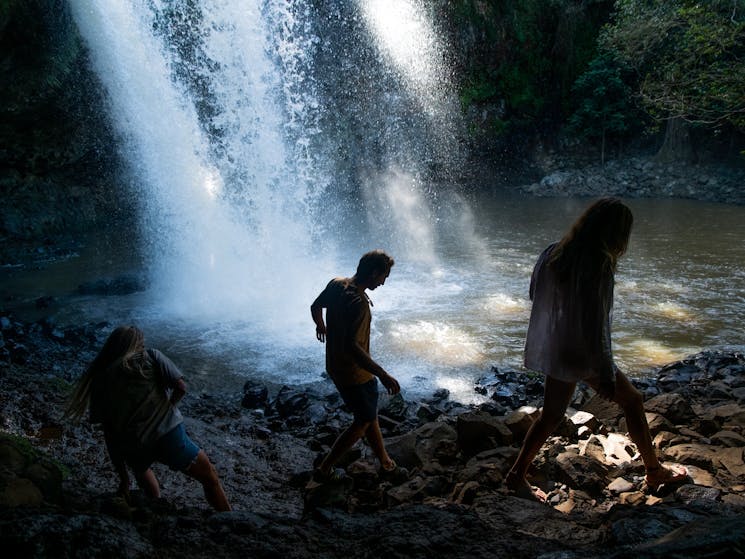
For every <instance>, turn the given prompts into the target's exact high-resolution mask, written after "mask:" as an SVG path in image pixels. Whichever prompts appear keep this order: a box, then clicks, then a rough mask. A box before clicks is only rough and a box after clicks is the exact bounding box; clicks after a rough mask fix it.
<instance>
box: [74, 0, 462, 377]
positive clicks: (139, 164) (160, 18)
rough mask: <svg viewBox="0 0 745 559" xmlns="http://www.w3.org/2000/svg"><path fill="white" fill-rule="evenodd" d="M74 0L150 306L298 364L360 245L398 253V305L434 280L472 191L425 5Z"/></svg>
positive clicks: (264, 356) (229, 344)
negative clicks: (459, 172)
mask: <svg viewBox="0 0 745 559" xmlns="http://www.w3.org/2000/svg"><path fill="white" fill-rule="evenodd" d="M69 2H70V6H71V8H72V12H73V16H74V18H75V21H76V23H77V25H78V28H79V30H80V33H81V35H82V37H83V39H84V40H85V41H86V43H87V44H88V46H89V51H90V62H91V64H92V67H93V69H94V70H95V72H96V74H97V75H98V77H99V78H100V81H101V83H102V84H103V86H104V88H105V90H106V92H107V94H108V95H107V99H108V102H109V111H110V115H111V118H112V121H113V123H114V125H115V129H116V130H118V132H119V134H120V136H121V141H120V149H121V150H122V153H123V155H124V157H125V159H126V160H127V161H128V162H129V165H130V171H131V182H132V183H133V185H134V187H133V195H134V196H136V197H137V200H138V204H139V211H140V222H141V228H142V231H141V237H142V238H143V239H146V244H145V246H144V247H143V252H144V253H145V256H146V259H147V263H148V271H149V274H150V277H151V288H150V289H149V292H148V295H149V298H148V300H147V301H143V303H142V305H143V307H144V306H145V305H147V308H148V309H149V310H150V311H151V312H152V315H153V316H154V317H157V319H159V320H164V321H168V324H169V325H170V327H171V328H172V325H173V324H174V323H176V321H179V320H180V321H181V323H187V324H188V325H189V328H191V329H192V330H193V329H194V328H196V329H199V330H201V331H202V332H204V334H200V336H201V337H202V338H203V339H207V338H208V337H209V343H210V344H211V346H212V347H213V348H215V347H218V348H219V347H226V348H228V349H229V351H234V348H236V347H245V344H246V340H251V342H250V343H251V348H252V352H253V353H252V355H253V357H252V358H253V359H259V360H266V363H265V364H259V365H257V363H256V361H255V360H254V361H252V362H251V363H250V365H249V366H250V367H251V368H252V369H253V370H257V369H261V368H264V369H266V370H272V371H277V370H278V369H283V368H284V369H296V368H297V363H298V360H303V359H305V357H304V356H306V355H308V352H310V351H313V353H312V355H314V356H316V355H317V354H318V353H319V352H318V349H319V348H317V347H315V346H313V347H312V349H311V347H310V345H309V344H312V343H314V342H315V340H314V338H313V336H312V335H311V334H312V327H311V326H309V323H310V319H309V314H308V306H309V304H310V302H311V301H312V300H313V298H314V297H315V296H316V295H317V293H318V292H319V291H320V290H321V289H322V288H323V286H324V285H325V284H326V282H327V281H328V280H329V279H330V278H331V277H334V276H338V275H351V274H352V273H353V272H354V269H355V266H356V263H357V259H358V258H359V256H360V255H361V254H362V252H365V251H367V250H370V249H372V248H384V249H387V250H389V251H390V252H391V253H392V254H393V255H394V257H395V258H396V260H397V262H400V264H398V265H397V274H400V275H399V277H398V280H399V282H400V283H399V285H400V286H401V291H400V293H399V295H400V297H399V295H397V293H396V291H395V288H394V290H389V301H390V303H389V304H390V305H399V304H401V303H402V301H403V299H402V297H407V298H408V300H409V301H413V300H414V299H411V297H409V296H404V295H403V294H404V293H411V292H412V290H414V291H417V286H418V285H421V284H423V283H429V284H431V282H432V279H433V278H434V277H435V276H433V274H435V273H437V274H440V271H438V270H437V267H438V265H439V264H438V258H439V257H438V252H439V250H440V246H439V245H440V242H441V240H442V238H443V235H449V236H450V237H451V238H452V236H453V231H454V230H457V229H458V227H459V225H458V224H459V223H461V222H463V223H465V221H463V220H462V219H460V218H458V216H457V215H455V214H459V213H461V209H463V208H465V210H464V213H463V215H466V214H467V208H466V206H467V203H466V202H465V200H464V199H463V198H462V197H460V196H459V195H457V194H452V195H451V194H448V192H447V189H446V188H445V186H444V185H445V183H446V182H447V180H448V176H449V173H450V172H451V171H452V170H453V169H457V167H458V165H459V164H460V161H461V160H460V159H459V158H460V155H459V148H458V135H459V134H460V130H459V126H460V124H459V108H458V106H457V102H456V96H455V94H454V91H453V88H452V86H451V84H449V82H448V76H449V75H450V71H449V69H448V67H447V61H446V57H445V51H446V48H445V45H443V44H442V43H441V42H440V40H439V32H438V31H437V29H436V28H435V25H434V24H435V22H434V20H433V19H432V17H431V14H428V12H427V9H425V4H426V3H424V2H421V1H420V0H397V1H396V2H391V1H388V0H358V1H354V2H350V1H345V0H338V1H329V2H321V3H319V2H314V1H312V0H293V1H292V2H288V1H286V0H241V1H238V0H168V1H167V0H111V1H110V2H106V3H103V2H99V1H98V0H69ZM394 24H395V25H394ZM396 26H398V27H396ZM401 26H403V27H401ZM443 177H444V178H443ZM437 181H439V182H437ZM441 220H447V223H442V225H443V227H440V228H438V222H440V221H441ZM469 227H471V229H472V226H471V225H469ZM443 230H445V232H443ZM468 233H469V235H470V236H471V237H473V231H472V230H471V231H469V232H468ZM438 277H441V275H440V276H438ZM448 289H449V288H448ZM385 304H386V303H385V301H384V302H383V307H382V308H383V309H385V308H386V307H385ZM422 304H426V303H424V302H423V303H422ZM187 330H188V328H187V327H185V328H184V332H185V333H184V336H187V337H188V336H190V335H191V334H189V333H188V332H187ZM309 332H310V334H309ZM373 335H374V336H375V335H377V334H376V333H375V332H374V333H373ZM215 340H219V341H215ZM316 343H317V342H316ZM244 351H245V350H244ZM283 356H285V357H283ZM314 358H315V357H314ZM282 374H284V373H282Z"/></svg>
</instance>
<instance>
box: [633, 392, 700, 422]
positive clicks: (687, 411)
mask: <svg viewBox="0 0 745 559" xmlns="http://www.w3.org/2000/svg"><path fill="white" fill-rule="evenodd" d="M644 409H645V410H646V411H647V412H653V413H657V414H659V415H662V416H663V417H665V418H666V419H667V420H668V421H670V422H672V423H673V424H678V423H685V422H686V421H688V420H689V419H691V418H692V417H693V416H694V415H695V414H694V412H693V409H692V408H691V404H690V402H689V401H688V399H687V398H685V397H684V396H683V395H682V394H677V393H667V394H660V395H659V396H655V397H654V398H651V399H650V400H647V401H646V402H644Z"/></svg>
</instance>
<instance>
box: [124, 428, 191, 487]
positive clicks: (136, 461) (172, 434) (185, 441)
mask: <svg viewBox="0 0 745 559" xmlns="http://www.w3.org/2000/svg"><path fill="white" fill-rule="evenodd" d="M197 454H199V447H198V446H197V445H196V444H194V441H192V440H191V439H190V438H189V435H187V434H186V430H185V429H184V424H183V423H180V424H179V425H177V426H176V427H174V428H173V429H171V430H170V431H168V433H166V434H165V435H163V436H162V437H160V438H159V439H158V441H157V442H156V443H155V448H153V449H147V450H145V449H143V450H141V451H139V452H128V453H127V457H126V462H127V464H129V466H130V467H131V468H132V470H133V471H134V472H135V473H137V474H140V473H143V472H144V471H145V470H147V469H148V468H149V467H150V466H151V465H152V464H153V462H160V463H161V464H165V465H166V466H168V467H169V468H171V469H172V470H176V471H179V472H184V471H186V469H187V468H188V467H189V466H191V465H192V464H193V463H194V461H195V460H196V459H197Z"/></svg>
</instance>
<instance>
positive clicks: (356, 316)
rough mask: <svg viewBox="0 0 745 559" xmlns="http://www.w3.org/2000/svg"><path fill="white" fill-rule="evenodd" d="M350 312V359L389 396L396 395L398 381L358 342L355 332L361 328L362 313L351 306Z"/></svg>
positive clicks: (398, 389)
mask: <svg viewBox="0 0 745 559" xmlns="http://www.w3.org/2000/svg"><path fill="white" fill-rule="evenodd" d="M350 311H351V315H352V317H353V318H352V320H351V324H350V325H349V330H348V332H347V336H348V338H347V350H348V351H349V353H350V354H351V356H352V359H353V360H354V362H355V363H356V364H357V365H358V366H360V367H362V368H363V369H365V370H366V371H370V372H371V373H372V374H373V375H375V376H376V377H378V378H379V379H380V382H381V383H383V386H385V388H386V390H388V393H389V394H398V393H399V392H400V391H401V387H400V386H399V384H398V381H397V380H396V379H395V378H393V377H392V376H391V375H389V374H388V372H387V371H386V370H385V369H384V368H383V367H381V366H380V365H379V364H378V363H377V362H376V361H375V359H373V358H372V356H371V355H370V354H369V353H368V352H367V351H366V350H365V348H363V347H362V346H361V345H360V343H359V341H358V337H357V332H358V331H359V329H360V328H361V327H362V312H360V309H359V308H355V306H352V307H351V308H350Z"/></svg>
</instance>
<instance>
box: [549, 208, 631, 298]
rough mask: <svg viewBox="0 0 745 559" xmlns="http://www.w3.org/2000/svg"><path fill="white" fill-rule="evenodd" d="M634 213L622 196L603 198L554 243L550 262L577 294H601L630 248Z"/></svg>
mask: <svg viewBox="0 0 745 559" xmlns="http://www.w3.org/2000/svg"><path fill="white" fill-rule="evenodd" d="M633 223H634V217H633V215H632V213H631V210H630V209H629V208H628V207H627V206H626V205H625V204H623V203H622V202H621V201H620V200H619V199H618V198H612V197H608V198H600V199H599V200H597V201H595V202H594V203H593V204H591V205H590V206H589V207H588V208H587V209H586V210H585V211H584V213H583V214H582V215H581V216H579V218H577V220H576V221H575V222H574V223H573V224H572V226H571V227H570V229H569V231H568V232H567V233H566V235H564V237H563V238H562V239H561V241H559V243H558V244H557V245H556V246H555V247H554V249H553V251H552V252H551V255H550V257H549V264H550V265H551V266H552V267H553V268H554V270H556V272H557V274H558V276H559V279H560V280H561V281H562V282H564V283H565V285H567V286H568V287H569V288H570V290H571V293H572V295H573V296H577V297H585V296H587V295H589V294H592V293H597V294H601V293H602V292H603V291H602V290H603V285H604V282H605V281H606V280H608V279H609V276H610V277H611V278H612V276H613V275H614V274H615V271H616V265H617V264H618V259H619V258H620V257H621V256H622V255H623V254H624V253H625V252H626V249H627V247H628V243H629V236H630V235H631V226H632V225H633Z"/></svg>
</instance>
